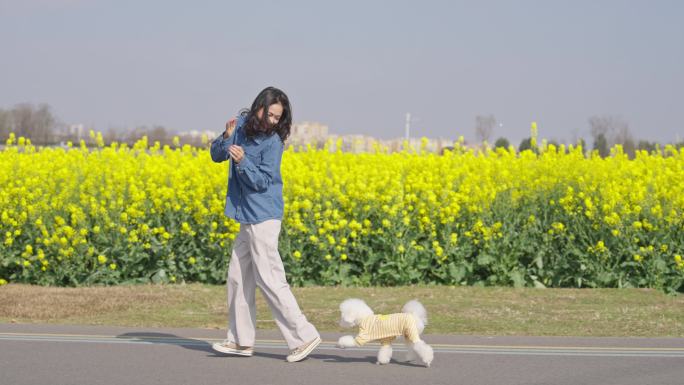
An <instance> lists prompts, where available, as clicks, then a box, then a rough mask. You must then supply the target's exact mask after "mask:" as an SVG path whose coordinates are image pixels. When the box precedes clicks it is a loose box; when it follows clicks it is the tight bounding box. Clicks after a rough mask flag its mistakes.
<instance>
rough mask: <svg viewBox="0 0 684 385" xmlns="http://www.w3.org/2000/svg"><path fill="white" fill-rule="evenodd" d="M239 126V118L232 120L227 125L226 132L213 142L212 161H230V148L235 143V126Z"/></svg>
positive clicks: (210, 151)
mask: <svg viewBox="0 0 684 385" xmlns="http://www.w3.org/2000/svg"><path fill="white" fill-rule="evenodd" d="M236 125H237V118H232V119H230V120H229V121H228V122H227V123H226V130H225V131H224V132H223V133H221V135H220V136H219V137H218V138H216V139H214V141H213V142H211V149H210V150H209V153H210V154H211V160H213V161H214V162H216V163H220V162H224V161H226V160H228V159H230V154H229V153H228V147H229V146H230V145H231V143H233V142H234V136H235V132H236V131H237V130H236V129H235V126H236Z"/></svg>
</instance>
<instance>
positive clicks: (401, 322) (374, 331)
mask: <svg viewBox="0 0 684 385" xmlns="http://www.w3.org/2000/svg"><path fill="white" fill-rule="evenodd" d="M398 336H404V338H406V340H407V341H410V342H411V343H415V342H417V341H420V336H419V333H418V328H417V327H416V319H415V318H413V315H411V314H408V313H395V314H388V315H383V314H375V315H372V316H368V317H366V318H364V319H362V320H361V322H359V334H358V335H357V336H356V338H354V341H356V344H357V345H359V346H361V345H364V344H366V343H368V342H370V341H379V342H380V343H381V344H383V345H389V344H391V343H392V341H394V339H395V338H397V337H398Z"/></svg>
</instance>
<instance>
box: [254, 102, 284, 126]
mask: <svg viewBox="0 0 684 385" xmlns="http://www.w3.org/2000/svg"><path fill="white" fill-rule="evenodd" d="M263 115H264V109H263V108H262V109H260V110H259V111H257V118H259V120H261V119H262V116H263ZM282 115H283V105H282V104H280V103H275V104H271V105H270V106H268V116H267V122H268V124H269V126H270V127H274V126H275V125H276V124H278V122H279V121H280V117H281V116H282Z"/></svg>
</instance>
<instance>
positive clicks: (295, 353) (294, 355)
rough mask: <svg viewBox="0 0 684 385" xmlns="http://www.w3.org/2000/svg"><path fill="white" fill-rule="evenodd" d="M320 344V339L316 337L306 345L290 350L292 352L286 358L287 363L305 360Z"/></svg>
mask: <svg viewBox="0 0 684 385" xmlns="http://www.w3.org/2000/svg"><path fill="white" fill-rule="evenodd" d="M320 343H321V338H320V337H316V338H314V339H313V340H311V341H309V342H307V343H306V344H304V345H302V346H300V347H298V348H296V349H292V351H291V352H290V355H289V356H287V362H297V361H301V360H303V359H305V358H306V356H308V355H309V353H311V352H312V351H313V350H314V349H315V348H316V346H318V344H320Z"/></svg>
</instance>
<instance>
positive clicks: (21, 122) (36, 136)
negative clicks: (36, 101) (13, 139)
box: [11, 103, 57, 144]
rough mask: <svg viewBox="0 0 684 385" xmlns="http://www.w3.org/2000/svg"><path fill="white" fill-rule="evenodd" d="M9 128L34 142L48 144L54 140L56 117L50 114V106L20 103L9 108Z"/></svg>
mask: <svg viewBox="0 0 684 385" xmlns="http://www.w3.org/2000/svg"><path fill="white" fill-rule="evenodd" d="M11 122H12V125H11V130H12V132H14V133H15V134H16V135H17V136H18V137H19V136H23V137H25V138H30V139H31V141H32V142H33V143H36V144H48V143H51V142H52V141H53V140H54V128H55V126H56V124H57V119H56V118H55V117H54V115H52V112H51V111H50V106H49V105H47V104H40V105H39V106H38V107H35V106H34V105H33V104H31V103H20V104H17V105H16V106H14V108H12V110H11Z"/></svg>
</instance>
